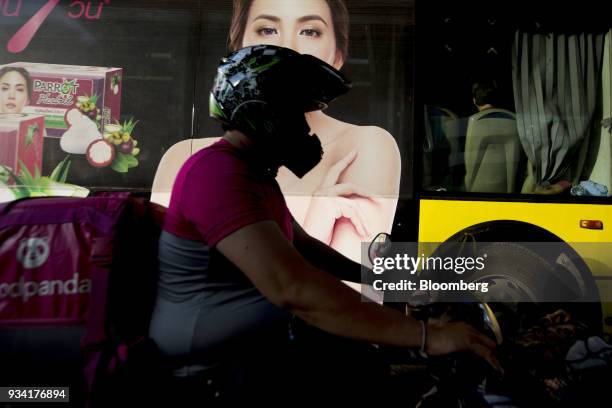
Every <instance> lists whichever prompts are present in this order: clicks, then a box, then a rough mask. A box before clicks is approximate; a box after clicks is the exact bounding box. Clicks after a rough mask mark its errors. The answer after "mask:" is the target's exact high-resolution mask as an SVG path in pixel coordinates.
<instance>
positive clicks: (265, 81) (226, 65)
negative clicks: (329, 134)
mask: <svg viewBox="0 0 612 408" xmlns="http://www.w3.org/2000/svg"><path fill="white" fill-rule="evenodd" d="M350 87H351V83H350V82H349V81H348V80H347V79H346V78H345V77H344V75H342V74H341V73H340V72H339V71H337V70H336V69H335V68H333V67H332V66H330V65H328V64H326V63H325V62H323V61H321V60H319V59H318V58H316V57H313V56H311V55H302V54H300V53H298V52H296V51H293V50H291V49H289V48H283V47H277V46H273V45H256V46H250V47H246V48H242V49H240V50H238V51H235V52H233V53H231V54H230V55H228V56H227V57H225V58H223V59H221V63H220V64H219V68H218V70H217V76H216V78H215V82H214V85H213V88H212V90H211V93H210V101H209V102H210V105H209V108H210V116H211V117H212V118H214V119H216V120H218V121H219V122H221V123H222V124H224V125H226V126H227V127H229V128H234V129H238V130H240V131H242V132H243V133H245V134H246V135H247V136H251V137H252V136H257V135H261V134H265V133H273V132H274V131H275V130H276V128H277V123H276V120H275V118H276V117H278V115H279V113H282V112H284V111H287V110H292V111H296V110H299V111H301V112H310V111H315V110H320V109H325V108H326V107H327V105H328V104H329V103H330V102H331V101H333V100H334V99H336V98H337V97H339V96H340V95H342V94H344V93H346V92H348V90H349V89H350Z"/></svg>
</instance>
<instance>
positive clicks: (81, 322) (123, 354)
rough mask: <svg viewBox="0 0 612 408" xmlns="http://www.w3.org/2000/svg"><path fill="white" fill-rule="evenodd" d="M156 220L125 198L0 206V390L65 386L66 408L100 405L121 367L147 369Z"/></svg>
mask: <svg viewBox="0 0 612 408" xmlns="http://www.w3.org/2000/svg"><path fill="white" fill-rule="evenodd" d="M163 215H164V209H163V207H160V206H157V205H155V204H152V203H149V202H148V201H147V200H145V199H144V198H138V197H135V196H132V195H130V194H129V193H106V194H104V193H101V194H97V195H94V196H92V197H88V198H64V197H49V198H47V197H45V198H35V199H22V200H16V201H13V202H9V203H6V204H2V205H0V359H1V361H2V365H3V369H2V370H0V384H6V385H21V386H38V385H48V386H66V387H70V400H71V403H72V404H71V405H73V406H83V405H85V403H87V404H88V405H90V406H96V405H100V406H101V404H96V401H97V400H98V399H101V397H100V398H98V396H102V395H104V394H107V393H109V392H110V391H111V390H118V388H119V385H120V384H121V379H122V376H125V375H127V374H125V373H123V374H122V372H124V371H126V367H130V365H129V364H127V363H128V361H134V360H136V359H139V360H140V361H138V364H132V366H134V367H139V368H138V369H139V370H144V371H146V370H147V367H146V364H153V363H154V360H155V358H154V356H155V347H154V345H153V344H152V342H150V341H149V340H148V338H147V332H148V323H149V317H150V314H151V310H152V307H153V301H154V298H155V287H156V279H157V240H158V237H159V232H160V227H161V223H162V220H163ZM152 356H153V357H152Z"/></svg>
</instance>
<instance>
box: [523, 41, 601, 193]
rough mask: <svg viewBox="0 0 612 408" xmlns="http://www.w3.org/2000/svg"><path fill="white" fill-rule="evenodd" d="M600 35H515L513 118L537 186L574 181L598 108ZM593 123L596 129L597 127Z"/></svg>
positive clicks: (580, 169) (578, 173)
mask: <svg viewBox="0 0 612 408" xmlns="http://www.w3.org/2000/svg"><path fill="white" fill-rule="evenodd" d="M603 44H604V35H603V34H594V33H577V34H554V33H548V34H542V33H527V32H520V31H519V32H517V33H516V35H515V41H514V46H513V52H512V59H513V61H512V75H513V89H514V99H515V105H516V113H517V115H516V118H517V126H518V131H519V137H520V140H521V144H522V146H523V148H524V150H525V153H526V154H527V157H528V159H529V161H530V163H531V165H532V170H533V174H534V177H535V181H536V183H537V184H539V185H542V184H546V182H549V183H555V182H557V181H559V180H561V179H570V181H576V180H571V179H572V178H574V179H575V178H577V177H578V176H580V173H581V172H582V166H583V164H584V158H583V157H582V158H581V157H579V156H583V154H578V153H579V152H581V151H582V152H584V151H585V149H586V145H587V144H588V141H589V135H590V133H591V132H592V130H593V129H594V122H595V121H594V117H595V115H596V112H597V109H598V108H599V92H600V80H601V64H602V54H603ZM597 125H599V124H598V123H597Z"/></svg>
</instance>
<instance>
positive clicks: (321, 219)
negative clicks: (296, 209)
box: [305, 150, 373, 244]
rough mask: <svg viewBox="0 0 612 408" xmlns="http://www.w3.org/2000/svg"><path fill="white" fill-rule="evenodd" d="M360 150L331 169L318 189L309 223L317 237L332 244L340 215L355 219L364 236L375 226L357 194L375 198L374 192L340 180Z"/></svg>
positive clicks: (348, 155)
mask: <svg viewBox="0 0 612 408" xmlns="http://www.w3.org/2000/svg"><path fill="white" fill-rule="evenodd" d="M356 156H357V152H356V150H353V151H351V152H350V153H348V154H347V155H346V156H344V157H343V158H342V159H341V160H339V161H338V162H337V163H336V164H334V165H333V166H332V167H331V168H330V169H329V171H328V172H327V174H326V176H325V178H324V179H323V182H322V183H321V185H320V186H319V188H318V189H317V190H316V191H315V193H314V195H313V197H312V200H311V203H310V206H309V208H308V214H307V216H306V220H305V224H306V226H307V227H306V228H307V230H309V231H310V232H311V235H312V236H314V237H315V238H317V239H319V240H321V241H323V242H325V243H326V244H329V243H330V242H331V240H332V238H333V229H334V225H335V222H336V220H337V219H339V218H341V217H344V218H346V219H348V220H350V221H351V223H352V225H353V227H354V228H355V231H356V232H357V234H359V235H360V236H361V238H362V240H365V239H367V238H368V237H369V236H370V235H371V228H370V225H369V221H368V217H367V216H366V214H365V211H364V210H363V208H362V207H361V205H360V204H359V202H358V201H357V200H354V199H353V198H355V197H360V198H362V199H363V198H365V199H368V200H373V194H372V193H370V192H369V191H367V189H365V188H364V187H361V186H359V185H356V184H355V183H352V182H344V183H343V182H339V180H340V176H341V175H342V173H343V172H344V171H345V170H346V169H347V168H348V167H349V166H350V165H351V163H353V161H354V160H355V157H356Z"/></svg>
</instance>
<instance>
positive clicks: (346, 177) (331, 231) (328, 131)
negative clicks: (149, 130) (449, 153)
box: [152, 0, 401, 261]
mask: <svg viewBox="0 0 612 408" xmlns="http://www.w3.org/2000/svg"><path fill="white" fill-rule="evenodd" d="M348 27H349V24H348V12H347V9H346V6H345V4H344V2H343V1H342V0H282V1H280V0H234V13H233V16H232V21H231V27H230V35H229V47H230V50H231V51H234V50H236V49H239V48H242V47H245V46H249V45H257V44H271V45H277V46H281V47H286V48H291V49H293V50H296V51H298V52H300V53H302V54H310V55H313V56H315V57H317V58H319V59H321V60H323V61H325V62H326V63H328V64H329V65H332V66H333V67H334V68H336V69H340V68H341V67H342V66H343V64H344V62H345V60H346V58H347V52H348ZM296 80H297V79H296ZM306 121H307V123H308V126H309V127H310V129H311V132H312V133H315V134H316V135H318V136H319V138H320V139H321V144H322V146H323V151H324V155H323V159H322V160H321V162H320V163H319V164H318V165H317V166H316V167H315V168H314V169H312V170H311V171H310V172H309V173H308V174H307V175H306V176H305V177H304V178H303V179H299V178H298V177H296V176H295V175H294V174H292V173H291V172H290V171H289V170H287V169H286V168H284V167H283V168H281V169H279V173H278V177H277V181H278V183H279V185H280V187H281V190H282V192H283V193H284V196H285V199H286V200H287V205H288V207H289V209H290V210H291V213H292V214H293V216H294V218H295V220H296V221H297V222H298V223H299V224H300V225H302V226H303V228H304V229H305V230H306V232H308V233H309V234H310V235H311V236H313V237H315V238H317V239H319V240H320V241H322V242H323V243H325V244H328V245H330V246H331V247H333V248H334V249H336V250H338V251H339V252H341V253H343V254H344V255H346V256H348V257H349V258H351V259H353V260H355V261H359V260H360V255H361V251H360V243H361V242H362V241H369V240H371V239H372V238H373V237H374V236H375V235H376V234H377V233H379V232H390V231H391V227H392V223H393V218H394V216H395V208H396V205H397V197H398V194H399V181H400V170H401V169H400V168H401V160H400V154H399V150H398V148H397V144H396V142H395V140H394V138H393V137H392V136H391V135H390V134H389V133H388V132H386V131H385V130H383V129H381V128H378V127H375V126H356V125H353V124H350V123H346V122H342V121H340V120H337V119H334V118H332V117H330V116H328V115H326V114H324V113H323V112H321V111H315V112H308V113H306ZM216 140H217V138H214V139H198V140H193V141H192V140H185V141H182V142H179V143H177V144H176V145H174V146H173V147H172V148H171V149H170V150H169V151H168V152H167V153H166V154H165V155H164V157H163V158H162V161H161V163H160V166H159V168H158V171H157V175H156V177H155V182H154V185H153V196H152V200H153V201H158V202H160V203H162V204H166V205H167V200H168V197H169V192H170V190H171V186H172V184H173V183H174V178H175V177H176V174H177V172H178V170H179V168H180V167H181V165H182V163H183V162H184V161H185V160H186V159H187V158H188V157H189V156H190V155H191V154H193V153H195V152H196V151H197V150H200V149H201V148H203V147H205V146H208V145H210V144H212V143H213V142H214V141H216ZM163 192H166V197H165V198H161V197H162V195H163ZM160 193H161V194H160ZM156 197H160V198H156Z"/></svg>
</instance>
